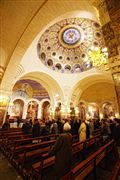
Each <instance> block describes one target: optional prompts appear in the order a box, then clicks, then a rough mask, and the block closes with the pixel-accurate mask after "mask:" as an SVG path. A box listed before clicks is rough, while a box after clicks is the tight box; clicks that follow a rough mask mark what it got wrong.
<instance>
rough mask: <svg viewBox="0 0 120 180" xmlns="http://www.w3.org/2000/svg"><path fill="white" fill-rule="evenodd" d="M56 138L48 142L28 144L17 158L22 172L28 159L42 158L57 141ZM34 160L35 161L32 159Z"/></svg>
mask: <svg viewBox="0 0 120 180" xmlns="http://www.w3.org/2000/svg"><path fill="white" fill-rule="evenodd" d="M55 141H56V140H50V141H46V142H41V143H38V144H33V145H26V146H25V148H24V152H23V153H20V154H18V158H17V159H16V163H15V164H16V165H17V164H18V167H19V170H20V172H21V171H22V169H23V168H24V166H25V164H27V161H31V160H32V158H33V159H34V158H36V157H38V159H37V160H40V159H41V155H42V154H44V153H46V152H48V151H49V149H50V148H51V146H52V145H53V144H54V143H55ZM32 162H34V161H33V160H32Z"/></svg>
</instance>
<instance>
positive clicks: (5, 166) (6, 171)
mask: <svg viewBox="0 0 120 180" xmlns="http://www.w3.org/2000/svg"><path fill="white" fill-rule="evenodd" d="M0 180H22V178H21V177H20V176H18V174H17V173H16V171H15V169H14V168H13V167H12V166H11V165H10V164H9V163H8V160H7V159H6V158H5V157H4V156H3V155H2V153H1V152H0Z"/></svg>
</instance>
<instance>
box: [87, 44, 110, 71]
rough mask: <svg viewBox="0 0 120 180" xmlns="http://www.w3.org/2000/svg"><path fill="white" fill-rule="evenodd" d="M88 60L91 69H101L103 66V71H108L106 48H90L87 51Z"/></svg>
mask: <svg viewBox="0 0 120 180" xmlns="http://www.w3.org/2000/svg"><path fill="white" fill-rule="evenodd" d="M88 55H89V58H88V60H89V61H90V62H91V63H92V65H93V67H97V68H99V67H101V66H104V67H105V70H108V67H106V65H107V62H108V52H107V48H106V47H104V48H99V47H94V46H92V47H91V48H90V49H89V50H88Z"/></svg>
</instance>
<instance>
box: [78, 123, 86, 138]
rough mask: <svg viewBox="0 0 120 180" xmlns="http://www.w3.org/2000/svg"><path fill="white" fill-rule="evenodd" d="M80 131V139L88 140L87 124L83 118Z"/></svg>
mask: <svg viewBox="0 0 120 180" xmlns="http://www.w3.org/2000/svg"><path fill="white" fill-rule="evenodd" d="M78 133H79V141H84V140H86V124H85V120H82V122H81V125H80V127H79V130H78Z"/></svg>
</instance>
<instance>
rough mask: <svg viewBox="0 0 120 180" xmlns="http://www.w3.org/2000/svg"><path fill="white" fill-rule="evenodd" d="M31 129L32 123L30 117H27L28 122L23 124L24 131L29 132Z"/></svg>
mask: <svg viewBox="0 0 120 180" xmlns="http://www.w3.org/2000/svg"><path fill="white" fill-rule="evenodd" d="M30 130H31V125H30V122H29V119H26V122H25V123H24V124H23V126H22V131H23V133H25V134H29V133H30Z"/></svg>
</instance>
